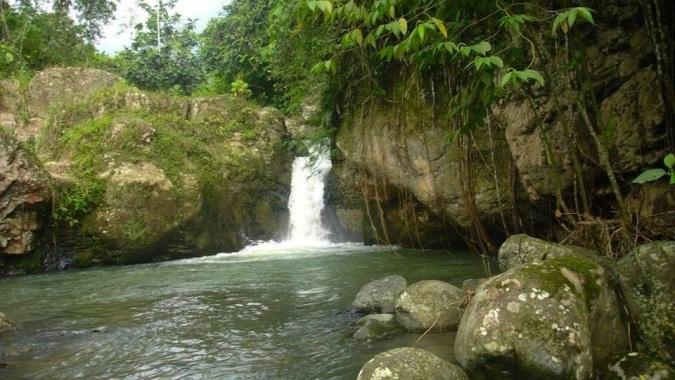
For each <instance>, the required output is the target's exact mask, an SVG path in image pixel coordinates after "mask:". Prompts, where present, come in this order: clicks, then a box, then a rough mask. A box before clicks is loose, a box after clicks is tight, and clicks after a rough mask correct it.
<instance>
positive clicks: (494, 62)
mask: <svg viewBox="0 0 675 380" xmlns="http://www.w3.org/2000/svg"><path fill="white" fill-rule="evenodd" d="M488 62H490V64H491V65H492V66H497V67H499V68H500V69H501V68H503V67H504V61H502V59H501V58H499V57H497V56H496V55H493V56H491V57H488Z"/></svg>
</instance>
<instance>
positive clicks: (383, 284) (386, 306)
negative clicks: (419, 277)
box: [352, 275, 408, 313]
mask: <svg viewBox="0 0 675 380" xmlns="http://www.w3.org/2000/svg"><path fill="white" fill-rule="evenodd" d="M406 286H408V282H407V281H406V280H405V278H403V277H402V276H399V275H393V276H387V277H384V278H381V279H379V280H375V281H372V282H369V283H367V284H366V285H365V286H363V287H362V288H361V290H359V292H358V293H357V294H356V299H354V302H353V303H352V307H353V308H355V309H357V310H363V311H368V312H373V311H375V312H380V313H391V312H393V311H394V309H395V308H396V300H398V297H399V296H400V295H401V293H403V291H405V288H406Z"/></svg>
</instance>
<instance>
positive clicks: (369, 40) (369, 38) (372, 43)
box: [366, 33, 377, 49]
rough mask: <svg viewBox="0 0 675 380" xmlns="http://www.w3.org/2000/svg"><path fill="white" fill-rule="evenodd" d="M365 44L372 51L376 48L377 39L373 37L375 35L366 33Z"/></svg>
mask: <svg viewBox="0 0 675 380" xmlns="http://www.w3.org/2000/svg"><path fill="white" fill-rule="evenodd" d="M366 43H367V44H368V45H370V46H372V47H373V49H375V48H377V38H376V37H375V34H373V33H368V36H366Z"/></svg>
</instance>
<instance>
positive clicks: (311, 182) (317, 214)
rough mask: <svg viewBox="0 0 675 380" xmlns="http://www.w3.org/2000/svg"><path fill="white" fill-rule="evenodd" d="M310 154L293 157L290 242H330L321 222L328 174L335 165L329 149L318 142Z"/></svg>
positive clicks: (310, 243)
mask: <svg viewBox="0 0 675 380" xmlns="http://www.w3.org/2000/svg"><path fill="white" fill-rule="evenodd" d="M309 153H310V156H309V157H297V158H296V159H295V161H293V178H292V181H291V196H290V198H289V200H288V210H289V212H290V233H289V242H291V243H293V244H297V245H323V244H328V243H329V241H328V230H326V228H324V226H323V223H322V222H321V211H322V210H323V207H324V202H323V197H324V187H325V182H326V176H327V175H328V172H330V169H331V167H332V164H331V161H330V157H329V151H328V149H326V148H325V147H322V146H315V147H312V148H311V149H310V151H309Z"/></svg>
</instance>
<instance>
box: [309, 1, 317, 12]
mask: <svg viewBox="0 0 675 380" xmlns="http://www.w3.org/2000/svg"><path fill="white" fill-rule="evenodd" d="M307 7H309V10H310V11H312V12H314V11H316V0H307Z"/></svg>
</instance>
